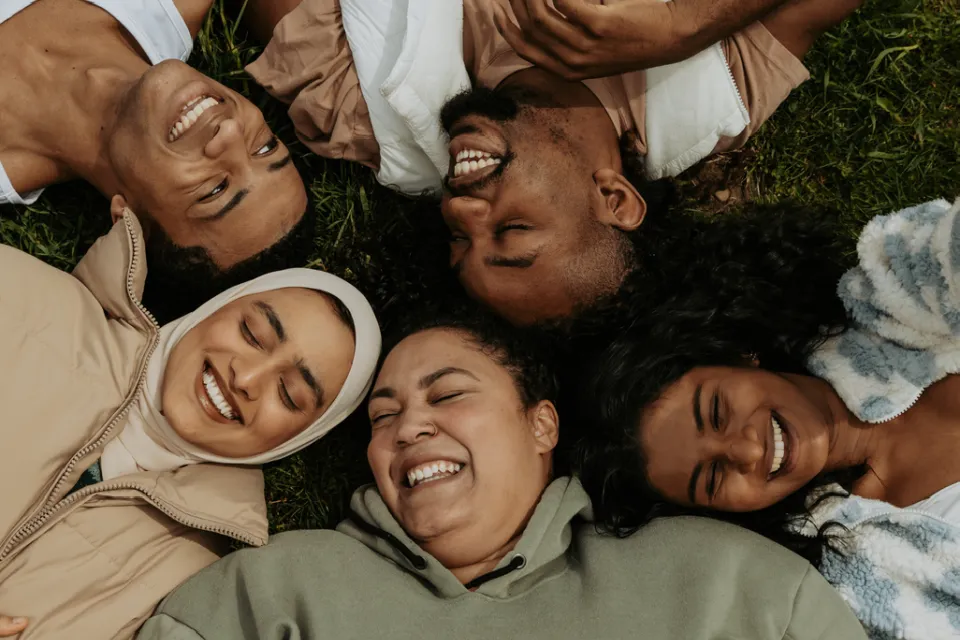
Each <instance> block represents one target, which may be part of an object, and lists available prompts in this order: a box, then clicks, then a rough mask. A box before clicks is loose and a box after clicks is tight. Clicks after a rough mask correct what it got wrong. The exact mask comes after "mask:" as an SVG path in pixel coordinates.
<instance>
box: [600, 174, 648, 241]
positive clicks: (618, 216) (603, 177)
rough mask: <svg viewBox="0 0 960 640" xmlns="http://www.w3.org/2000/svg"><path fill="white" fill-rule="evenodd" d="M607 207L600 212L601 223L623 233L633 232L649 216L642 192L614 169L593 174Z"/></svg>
mask: <svg viewBox="0 0 960 640" xmlns="http://www.w3.org/2000/svg"><path fill="white" fill-rule="evenodd" d="M593 182H594V183H595V184H596V185H597V189H599V191H600V194H601V195H602V196H603V201H604V204H605V205H606V206H604V207H602V208H601V210H600V212H599V217H600V221H601V222H604V223H606V224H609V225H610V226H613V227H616V228H617V229H620V230H621V231H633V230H634V229H636V228H637V227H639V226H640V225H641V224H643V219H644V218H645V217H646V215H647V203H646V202H645V201H644V199H643V197H641V196H640V192H639V191H637V190H636V188H635V187H634V186H633V185H632V184H630V181H629V180H627V179H626V178H625V177H623V175H621V174H619V173H617V172H616V171H614V170H613V169H600V170H599V171H597V172H596V173H595V174H593Z"/></svg>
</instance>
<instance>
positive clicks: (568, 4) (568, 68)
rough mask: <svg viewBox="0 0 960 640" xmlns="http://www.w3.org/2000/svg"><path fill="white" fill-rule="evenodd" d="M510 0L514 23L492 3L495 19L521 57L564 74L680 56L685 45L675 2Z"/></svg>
mask: <svg viewBox="0 0 960 640" xmlns="http://www.w3.org/2000/svg"><path fill="white" fill-rule="evenodd" d="M594 2H596V0H593V2H591V1H590V0H554V3H553V4H554V6H555V7H556V9H554V8H552V7H551V6H550V3H549V2H548V0H510V4H511V5H512V6H513V11H514V14H515V15H516V17H517V24H519V27H518V26H517V25H516V24H514V23H513V22H511V21H510V18H509V17H508V16H507V14H506V11H505V10H504V9H502V8H500V6H499V5H494V6H495V9H494V21H495V22H496V25H497V29H498V30H499V31H500V34H501V35H502V36H503V37H504V39H505V40H506V41H507V42H508V43H509V44H510V46H511V47H513V49H514V51H516V52H517V54H518V55H519V56H520V57H521V58H524V59H525V60H527V61H528V62H532V63H533V64H535V65H536V66H538V67H540V68H542V69H546V70H548V71H551V72H552V73H555V74H557V75H558V76H561V77H563V78H566V79H567V80H584V79H587V78H602V77H605V76H612V75H617V74H621V73H627V72H630V71H638V70H640V69H647V68H649V67H657V66H660V65H664V64H669V63H672V62H677V61H679V60H683V59H684V58H687V57H689V56H690V55H693V54H694V53H696V51H697V49H694V50H692V51H691V50H690V49H691V45H692V44H693V43H690V42H687V39H686V38H685V36H684V33H683V31H681V30H680V29H679V28H678V25H679V24H682V23H684V21H683V20H678V19H677V17H676V13H677V9H676V5H677V3H676V2H659V0H621V2H618V3H617V4H612V5H602V4H594Z"/></svg>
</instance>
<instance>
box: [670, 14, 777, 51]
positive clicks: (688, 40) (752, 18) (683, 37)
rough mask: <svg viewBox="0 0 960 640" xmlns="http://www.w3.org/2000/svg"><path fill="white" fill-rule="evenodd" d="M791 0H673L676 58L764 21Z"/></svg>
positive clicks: (672, 20)
mask: <svg viewBox="0 0 960 640" xmlns="http://www.w3.org/2000/svg"><path fill="white" fill-rule="evenodd" d="M787 1H788V0H672V1H671V2H668V3H667V4H666V7H667V8H668V9H669V10H670V11H671V13H672V18H671V24H672V25H674V31H675V33H676V38H675V40H676V43H677V45H676V48H677V51H676V58H677V60H683V59H685V58H688V57H690V56H692V55H694V54H695V53H698V52H700V51H702V50H704V49H706V48H707V47H709V46H710V45H712V44H714V43H716V42H719V41H720V40H722V39H724V38H727V37H729V36H732V35H733V34H734V33H736V32H737V31H740V30H741V29H743V28H744V27H746V26H748V25H750V24H752V23H754V22H756V21H758V20H761V19H762V18H764V16H766V15H767V14H769V13H770V12H771V11H774V10H776V9H777V8H779V7H780V6H782V5H784V4H786V3H787Z"/></svg>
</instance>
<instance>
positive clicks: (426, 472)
mask: <svg viewBox="0 0 960 640" xmlns="http://www.w3.org/2000/svg"><path fill="white" fill-rule="evenodd" d="M462 468H463V466H462V465H461V464H459V463H457V462H450V461H448V460H438V461H437V462H428V463H426V464H422V465H420V466H419V467H417V468H415V469H410V470H409V471H407V483H408V484H409V485H410V487H411V488H412V487H415V486H417V485H419V484H423V483H426V482H433V481H434V480H442V479H443V478H449V477H450V476H452V475H456V474H457V473H459V472H460V469H462Z"/></svg>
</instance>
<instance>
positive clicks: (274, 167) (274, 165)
mask: <svg viewBox="0 0 960 640" xmlns="http://www.w3.org/2000/svg"><path fill="white" fill-rule="evenodd" d="M292 160H293V158H292V157H291V156H290V154H289V153H288V154H287V156H286V157H284V158H280V159H279V160H277V161H276V162H271V163H270V164H269V165H268V166H267V171H279V170H280V169H283V168H284V167H285V166H287V165H288V164H290V162H291V161H292Z"/></svg>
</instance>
